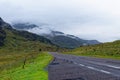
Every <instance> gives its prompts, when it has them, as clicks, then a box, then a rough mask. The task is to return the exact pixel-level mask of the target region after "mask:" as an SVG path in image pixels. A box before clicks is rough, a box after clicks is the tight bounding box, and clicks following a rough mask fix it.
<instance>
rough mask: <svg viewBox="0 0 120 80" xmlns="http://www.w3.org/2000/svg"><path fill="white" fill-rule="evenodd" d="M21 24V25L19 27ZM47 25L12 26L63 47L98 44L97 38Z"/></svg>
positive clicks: (20, 24) (18, 24) (26, 24)
mask: <svg viewBox="0 0 120 80" xmlns="http://www.w3.org/2000/svg"><path fill="white" fill-rule="evenodd" d="M21 26H22V27H21ZM47 26H49V25H45V24H44V25H40V26H38V25H36V24H30V23H15V24H13V27H14V28H15V29H18V30H25V31H28V32H31V33H35V34H37V35H41V36H44V37H46V38H47V39H49V40H51V42H53V43H54V44H56V45H58V46H60V47H65V48H76V47H80V46H86V45H94V44H100V42H99V41H97V40H84V39H81V38H79V37H76V36H74V35H69V34H65V33H63V32H60V31H55V30H52V29H50V28H47Z"/></svg>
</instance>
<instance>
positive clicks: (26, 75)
mask: <svg viewBox="0 0 120 80" xmlns="http://www.w3.org/2000/svg"><path fill="white" fill-rule="evenodd" d="M52 59H53V58H52V56H51V55H50V54H47V53H40V54H39V55H38V57H37V58H35V59H34V61H33V62H32V63H27V64H26V65H25V69H22V67H21V66H22V65H21V66H20V67H18V68H13V69H11V70H4V71H2V73H1V74H0V80H48V72H47V70H46V69H45V68H46V66H47V65H48V64H49V62H50V61H51V60H52Z"/></svg>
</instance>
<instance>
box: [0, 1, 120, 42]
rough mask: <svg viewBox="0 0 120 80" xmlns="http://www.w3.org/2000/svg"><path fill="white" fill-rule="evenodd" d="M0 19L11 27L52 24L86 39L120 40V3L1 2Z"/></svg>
mask: <svg viewBox="0 0 120 80" xmlns="http://www.w3.org/2000/svg"><path fill="white" fill-rule="evenodd" d="M0 16H1V17H2V18H3V19H4V20H5V21H7V22H9V23H11V22H14V21H26V22H33V23H37V24H39V23H46V24H50V25H52V26H53V28H54V29H55V30H59V31H62V32H65V33H68V34H73V35H77V36H79V37H81V38H84V39H97V40H99V41H102V42H108V41H114V40H117V39H120V0H0Z"/></svg>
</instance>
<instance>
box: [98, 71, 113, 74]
mask: <svg viewBox="0 0 120 80" xmlns="http://www.w3.org/2000/svg"><path fill="white" fill-rule="evenodd" d="M100 71H101V72H103V73H106V74H111V72H108V71H105V70H100Z"/></svg>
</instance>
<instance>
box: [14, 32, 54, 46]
mask: <svg viewBox="0 0 120 80" xmlns="http://www.w3.org/2000/svg"><path fill="white" fill-rule="evenodd" d="M13 33H14V34H16V35H17V36H21V37H24V38H26V39H27V40H30V41H40V42H43V43H46V44H51V45H53V43H52V42H51V41H50V40H49V39H47V38H45V37H43V36H39V35H36V34H33V33H29V32H27V31H17V30H13Z"/></svg>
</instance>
